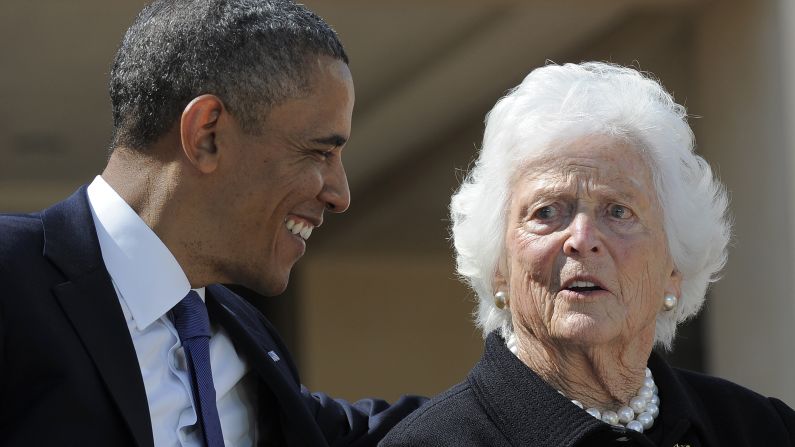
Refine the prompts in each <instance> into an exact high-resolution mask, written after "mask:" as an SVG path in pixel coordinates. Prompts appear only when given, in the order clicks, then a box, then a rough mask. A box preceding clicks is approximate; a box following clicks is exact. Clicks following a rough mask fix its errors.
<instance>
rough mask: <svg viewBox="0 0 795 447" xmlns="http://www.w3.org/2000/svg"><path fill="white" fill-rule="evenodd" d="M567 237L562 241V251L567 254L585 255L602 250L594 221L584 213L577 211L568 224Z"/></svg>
mask: <svg viewBox="0 0 795 447" xmlns="http://www.w3.org/2000/svg"><path fill="white" fill-rule="evenodd" d="M568 233H569V234H568V237H567V238H566V241H565V242H564V243H563V253H565V254H566V255H569V256H587V255H589V254H596V253H600V252H601V251H602V248H603V247H602V240H601V236H600V234H599V230H598V228H597V227H596V221H595V220H594V218H593V217H591V216H589V215H587V214H586V213H577V214H576V215H575V216H574V219H573V220H572V221H571V224H569V228H568Z"/></svg>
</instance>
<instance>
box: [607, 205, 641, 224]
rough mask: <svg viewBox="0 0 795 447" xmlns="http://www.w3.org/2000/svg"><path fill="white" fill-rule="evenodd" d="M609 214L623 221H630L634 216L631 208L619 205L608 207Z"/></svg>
mask: <svg viewBox="0 0 795 447" xmlns="http://www.w3.org/2000/svg"><path fill="white" fill-rule="evenodd" d="M607 213H608V214H609V215H610V217H613V218H615V219H621V220H626V219H630V218H632V216H634V214H633V213H632V211H630V209H629V208H627V207H625V206H623V205H617V204H615V203H614V204H612V205H610V206H609V207H608V209H607Z"/></svg>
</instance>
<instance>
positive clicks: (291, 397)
mask: <svg viewBox="0 0 795 447" xmlns="http://www.w3.org/2000/svg"><path fill="white" fill-rule="evenodd" d="M207 292H208V293H207V307H208V311H209V313H210V318H211V319H212V320H213V321H216V322H217V323H219V324H221V325H222V326H223V327H224V328H225V329H226V331H227V332H228V333H229V335H230V336H231V338H232V341H233V343H234V344H235V347H236V348H237V349H238V350H239V352H241V354H242V355H243V357H244V358H245V360H246V363H247V364H248V365H249V367H250V368H251V369H252V370H253V371H254V372H255V373H256V374H257V375H258V376H259V378H260V380H261V381H262V382H263V383H264V385H265V386H267V387H268V388H269V389H270V391H271V392H272V393H273V395H274V396H275V397H276V399H277V400H278V402H279V407H280V409H281V412H282V414H283V415H284V416H285V418H284V422H285V423H286V424H288V425H289V429H288V431H289V432H287V433H285V436H286V437H287V438H288V439H290V438H291V437H298V439H294V440H293V442H294V443H295V444H296V445H318V446H320V445H326V441H325V437H324V436H323V434H322V432H321V431H320V428H319V427H318V426H317V423H316V422H315V418H314V417H313V416H312V414H311V413H310V411H309V408H308V407H307V405H306V404H305V403H304V401H303V399H302V395H301V387H300V384H299V382H298V377H297V376H296V375H295V374H294V372H293V371H292V370H291V363H290V360H289V353H288V352H284V351H283V350H282V349H280V348H279V346H280V344H279V343H277V342H276V340H274V338H273V336H272V335H271V334H270V333H269V332H268V330H267V329H266V328H265V325H264V324H263V322H262V321H261V320H260V319H259V315H258V314H259V312H258V311H257V310H256V309H253V307H251V306H250V305H249V304H248V303H246V302H245V301H244V300H243V298H241V297H239V296H237V295H235V294H234V293H232V292H231V291H230V290H229V289H227V288H225V287H223V286H217V285H216V286H208V287H207Z"/></svg>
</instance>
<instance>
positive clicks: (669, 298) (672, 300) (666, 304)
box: [663, 293, 679, 312]
mask: <svg viewBox="0 0 795 447" xmlns="http://www.w3.org/2000/svg"><path fill="white" fill-rule="evenodd" d="M678 302H679V300H678V299H677V298H676V295H674V294H671V293H668V294H666V295H665V298H663V309H665V310H666V311H669V312H670V311H672V310H674V308H675V307H676V304H677V303H678Z"/></svg>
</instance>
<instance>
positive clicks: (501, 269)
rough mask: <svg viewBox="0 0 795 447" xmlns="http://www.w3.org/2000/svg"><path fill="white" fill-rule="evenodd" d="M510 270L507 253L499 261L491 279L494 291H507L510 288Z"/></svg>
mask: <svg viewBox="0 0 795 447" xmlns="http://www.w3.org/2000/svg"><path fill="white" fill-rule="evenodd" d="M508 270H509V269H508V259H507V258H506V256H505V255H502V256H500V259H499V260H498V261H497V268H496V270H495V271H494V277H493V278H492V281H491V288H492V291H493V292H494V293H497V292H499V291H503V292H506V293H507V292H508V290H509V289H510V284H509V279H510V277H511V274H510V272H509V271H508Z"/></svg>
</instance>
